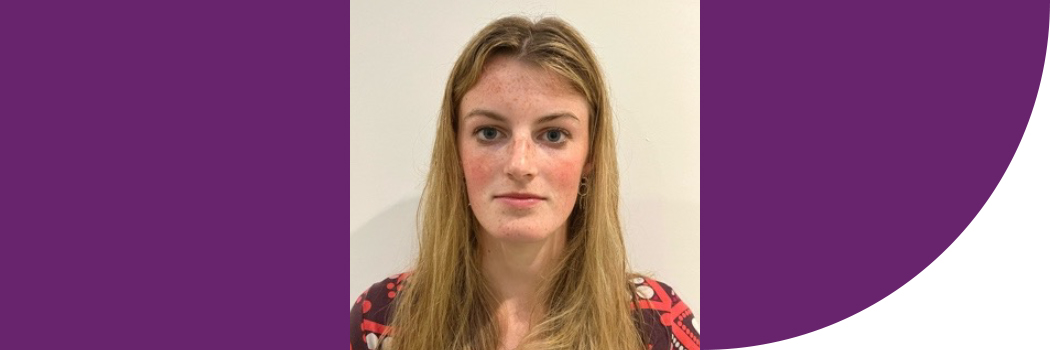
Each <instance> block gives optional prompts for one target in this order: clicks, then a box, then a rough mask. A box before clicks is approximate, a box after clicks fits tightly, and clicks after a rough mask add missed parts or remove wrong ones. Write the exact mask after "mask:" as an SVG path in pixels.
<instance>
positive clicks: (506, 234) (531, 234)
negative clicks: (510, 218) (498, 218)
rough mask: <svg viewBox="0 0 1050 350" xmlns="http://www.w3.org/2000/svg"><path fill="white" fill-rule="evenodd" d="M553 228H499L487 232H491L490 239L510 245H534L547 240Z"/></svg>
mask: <svg viewBox="0 0 1050 350" xmlns="http://www.w3.org/2000/svg"><path fill="white" fill-rule="evenodd" d="M554 230H555V228H553V227H544V228H531V227H530V228H520V227H500V228H499V229H496V230H493V231H489V232H492V234H491V236H492V238H495V239H496V240H499V241H503V242H512V243H536V242H542V241H544V240H546V239H547V238H550V236H551V234H552V233H553V231H554Z"/></svg>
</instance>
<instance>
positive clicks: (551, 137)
mask: <svg viewBox="0 0 1050 350" xmlns="http://www.w3.org/2000/svg"><path fill="white" fill-rule="evenodd" d="M567 137H569V133H568V132H566V131H565V130H562V129H549V130H547V131H544V132H543V140H544V141H547V142H551V143H562V142H565V138H567Z"/></svg>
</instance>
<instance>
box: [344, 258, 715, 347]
mask: <svg viewBox="0 0 1050 350" xmlns="http://www.w3.org/2000/svg"><path fill="white" fill-rule="evenodd" d="M407 276H408V273H402V274H397V275H393V276H390V277H388V278H387V279H385V280H383V281H381V282H378V283H376V284H373V285H372V287H370V288H368V290H367V291H365V292H364V293H363V294H361V296H359V297H357V301H355V302H354V306H353V308H352V309H350V324H351V329H350V349H351V350H376V349H378V348H379V342H380V339H382V336H384V335H387V334H389V333H390V327H388V326H387V325H388V322H387V316H388V315H387V313H388V312H390V310H389V309H390V308H392V306H393V305H391V301H393V300H394V297H396V296H397V293H398V292H399V291H401V287H402V283H403V282H404V280H405V278H406V277H407ZM631 282H632V283H634V285H635V290H634V291H635V294H636V295H637V296H638V300H639V305H640V307H634V306H633V305H632V307H631V308H632V309H634V310H636V311H637V312H640V313H641V316H642V318H643V320H644V324H646V325H648V328H649V329H648V333H649V338H648V342H649V344H648V345H649V349H651V350H665V349H666V350H699V349H700V346H699V345H698V344H700V341H699V337H698V336H697V334H698V333H697V331H696V328H697V323H698V321H697V320H696V318H695V315H693V312H692V311H691V310H689V307H688V306H686V305H685V303H683V302H682V299H681V298H679V297H678V295H677V294H675V292H674V290H673V289H671V287H669V286H667V285H666V284H664V283H663V282H660V281H656V280H653V279H649V278H645V277H634V278H632V279H631ZM395 338H396V337H393V336H391V337H387V338H386V339H385V340H383V342H384V343H390V342H395V341H397V340H396V339H395Z"/></svg>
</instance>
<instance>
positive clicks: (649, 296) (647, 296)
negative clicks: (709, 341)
mask: <svg viewBox="0 0 1050 350" xmlns="http://www.w3.org/2000/svg"><path fill="white" fill-rule="evenodd" d="M630 281H631V284H632V287H633V288H634V294H635V297H637V300H638V302H637V305H634V308H635V309H636V310H637V312H639V313H640V314H641V316H642V317H641V318H642V322H643V325H644V328H646V329H647V330H648V332H649V343H650V345H652V346H653V347H652V349H654V350H655V349H699V348H700V347H699V345H698V344H699V336H698V334H699V333H698V332H697V329H698V328H699V327H698V324H699V320H697V319H696V315H695V314H694V313H693V311H692V310H691V309H690V308H689V306H688V305H686V304H685V303H684V302H682V298H681V297H679V296H678V293H676V292H675V290H674V288H671V286H670V285H668V284H667V283H664V282H662V281H658V280H655V279H653V278H650V277H646V276H641V275H632V276H631V278H630ZM672 344H673V347H672Z"/></svg>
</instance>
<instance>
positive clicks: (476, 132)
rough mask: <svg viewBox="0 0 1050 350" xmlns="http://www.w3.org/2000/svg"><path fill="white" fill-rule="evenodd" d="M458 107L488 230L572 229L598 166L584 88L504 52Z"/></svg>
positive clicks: (467, 168) (505, 235)
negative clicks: (591, 150) (591, 160)
mask: <svg viewBox="0 0 1050 350" xmlns="http://www.w3.org/2000/svg"><path fill="white" fill-rule="evenodd" d="M458 112H459V131H458V135H457V136H456V138H457V142H458V144H459V152H460V159H461V161H462V163H463V164H462V165H463V171H464V175H465V177H466V182H467V194H468V197H469V199H470V204H471V209H472V210H473V212H474V215H475V216H476V217H477V218H478V221H479V223H480V224H481V228H482V231H483V232H482V234H485V235H487V236H488V237H492V238H495V239H497V240H501V241H504V242H521V243H526V242H540V241H543V240H545V239H547V238H548V237H554V236H555V235H562V236H564V234H565V231H566V228H567V221H568V218H569V214H570V213H571V212H572V208H573V206H574V205H575V203H576V198H577V197H576V196H577V193H578V191H579V185H580V178H581V177H582V176H583V173H584V171H585V170H586V171H589V168H590V165H585V163H586V161H587V151H588V150H587V148H588V136H589V135H588V134H587V133H588V127H587V123H588V122H589V121H588V116H587V114H588V107H587V100H586V99H585V98H584V97H583V95H582V94H580V93H579V92H577V91H576V90H574V89H573V88H572V86H571V85H570V84H569V82H568V81H567V80H565V79H564V78H562V77H560V76H558V75H557V74H555V73H552V72H549V71H547V70H545V69H543V68H539V67H536V66H533V65H530V64H527V63H523V62H521V61H518V60H516V59H514V58H510V57H505V56H497V57H492V58H490V59H489V61H488V62H486V63H485V66H484V70H483V72H482V74H481V77H480V78H479V80H478V82H477V84H476V85H475V86H474V87H473V88H472V89H471V90H469V91H467V93H466V95H464V96H463V100H462V102H461V103H460V107H459V111H458ZM585 166H586V168H588V169H585Z"/></svg>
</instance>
